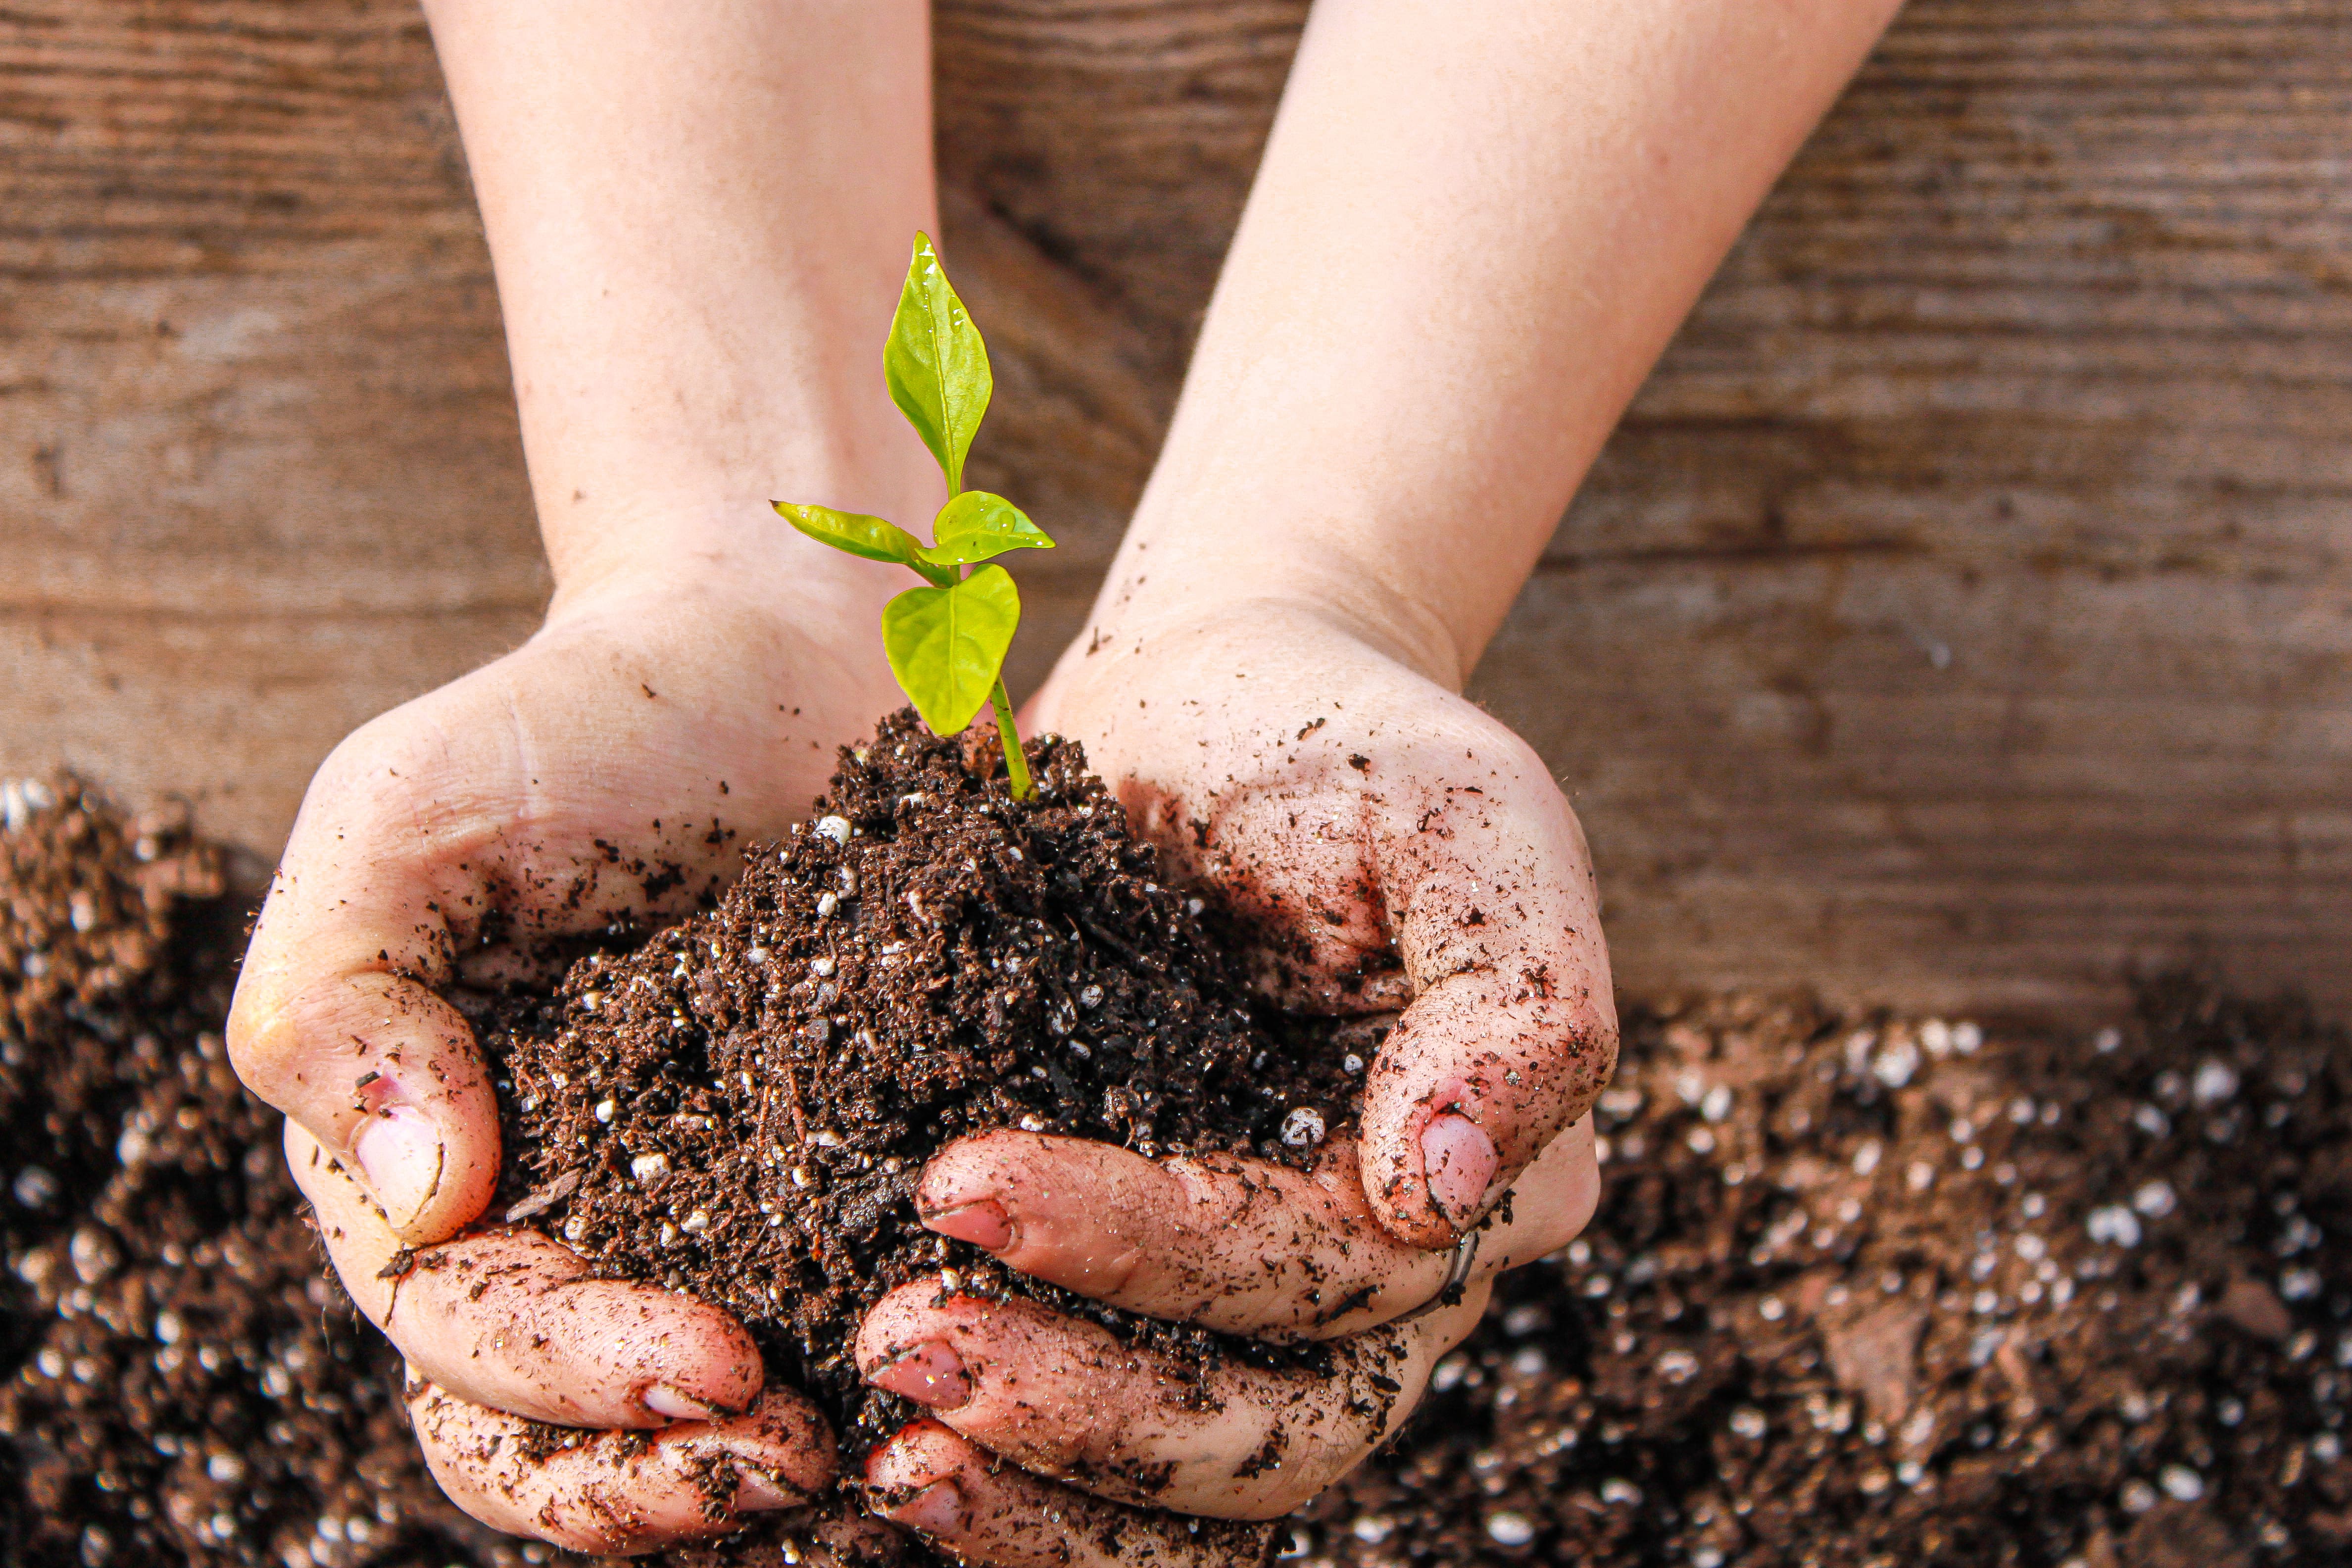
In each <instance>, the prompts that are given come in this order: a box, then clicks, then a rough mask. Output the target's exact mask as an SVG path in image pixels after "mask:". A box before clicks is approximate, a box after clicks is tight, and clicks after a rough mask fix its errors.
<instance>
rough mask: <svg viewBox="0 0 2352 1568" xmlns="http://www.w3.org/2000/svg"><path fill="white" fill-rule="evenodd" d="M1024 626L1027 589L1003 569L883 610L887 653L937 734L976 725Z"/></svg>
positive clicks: (923, 591)
mask: <svg viewBox="0 0 2352 1568" xmlns="http://www.w3.org/2000/svg"><path fill="white" fill-rule="evenodd" d="M1020 624H1021V591H1020V590H1019V589H1018V588H1015V587H1014V586H1013V576H1012V574H1010V573H1008V572H1006V571H1005V570H1004V568H1003V567H1002V566H983V567H982V568H981V569H980V570H979V571H977V572H975V573H973V574H971V576H969V577H966V578H964V579H963V580H962V581H961V582H960V583H951V584H949V585H948V586H946V587H944V588H909V589H908V590H907V591H906V592H905V593H903V594H901V595H898V597H897V598H895V599H893V600H891V601H890V602H889V603H888V604H887V605H884V606H883V607H882V649H883V651H884V652H885V653H887V655H889V658H890V673H891V674H893V675H895V676H897V677H898V684H899V685H900V686H902V687H904V688H905V689H906V691H907V696H908V700H911V701H912V702H913V703H914V704H915V711H917V712H918V713H920V714H921V715H922V716H923V722H924V723H926V724H928V725H929V726H930V727H931V732H932V733H933V734H935V735H952V734H955V733H956V732H957V731H961V729H963V727H964V726H965V725H967V724H969V723H971V716H972V715H973V714H975V713H977V712H979V711H980V710H981V709H982V707H984V706H985V705H986V704H987V702H988V693H989V690H990V689H991V688H992V687H994V686H995V684H996V678H997V675H998V674H999V673H1000V672H1001V671H1002V670H1003V668H1004V650H1005V649H1007V648H1009V647H1012V646H1013V627H1015V626H1019V625H1020Z"/></svg>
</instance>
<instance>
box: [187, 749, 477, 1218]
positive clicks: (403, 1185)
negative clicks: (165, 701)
mask: <svg viewBox="0 0 2352 1568" xmlns="http://www.w3.org/2000/svg"><path fill="white" fill-rule="evenodd" d="M322 791H323V792H324V794H325V798H323V799H322V798H321V792H322ZM337 794H338V792H336V791H335V790H334V789H333V788H332V786H331V784H330V782H329V780H328V779H327V777H326V775H325V774H323V773H322V775H321V779H320V784H317V785H314V786H313V790H312V798H311V799H310V801H309V802H306V803H305V805H304V808H303V814H302V820H301V821H300V822H298V823H297V824H296V826H295V831H294V837H293V839H292V841H291V842H290V843H289V845H288V847H287V856H286V860H285V863H284V865H283V866H282V867H281V868H280V869H279V871H278V877H277V879H275V881H274V882H273V884H272V886H271V889H270V894H269V900H268V903H267V904H266V905H264V907H263V909H262V913H261V920H260V921H259V923H258V924H257V926H256V928H255V930H254V936H253V942H252V946H251V948H250V950H249V951H248V952H247V957H246V963H245V968H244V973H242V975H241V976H240V977H239V979H238V982H237V988H236V1002H235V1003H234V1005H232V1006H231V1008H230V1011H229V1021H228V1047H229V1055H230V1059H231V1061H233V1062H234V1063H235V1064H236V1070H237V1073H238V1076H240V1077H241V1078H243V1079H245V1082H246V1085H247V1088H249V1089H252V1090H253V1092H254V1093H255V1094H257V1095H258V1096H259V1097H260V1098H261V1099H263V1100H267V1101H268V1103H269V1104H271V1105H273V1106H275V1107H276V1108H277V1109H278V1110H281V1111H283V1112H284V1113H285V1114H286V1115H287V1116H289V1117H290V1118H291V1119H293V1120H294V1121H296V1122H299V1124H300V1125H301V1126H302V1127H303V1128H304V1129H305V1130H306V1131H309V1132H310V1135H311V1136H312V1137H313V1138H315V1139H317V1140H318V1141H319V1142H320V1145H321V1146H322V1147H324V1148H325V1149H326V1150H327V1151H328V1152H329V1153H330V1154H331V1155H333V1156H336V1157H338V1158H340V1159H341V1160H343V1161H344V1162H345V1163H346V1164H347V1165H348V1167H349V1168H350V1169H351V1170H352V1173H353V1174H354V1175H355V1176H356V1177H357V1178H358V1179H359V1181H360V1183H361V1184H362V1185H363V1186H364V1187H365V1188H366V1189H367V1191H368V1193H369V1194H370V1195H371V1196H373V1198H374V1200H375V1201H376V1203H377V1204H378V1205H381V1206H382V1208H383V1214H384V1219H385V1222H386V1223H387V1224H388V1225H389V1226H391V1227H392V1229H393V1230H394V1232H395V1233H396V1234H397V1235H398V1236H399V1237H401V1239H402V1240H404V1241H406V1242H410V1243H423V1242H428V1241H437V1240H439V1239H441V1238H442V1237H446V1236H448V1235H450V1234H451V1233H453V1232H455V1231H456V1230H457V1229H458V1228H459V1227H461V1226H464V1225H466V1224H467V1222H469V1221H471V1220H472V1219H473V1218H474V1217H475V1216H476V1215H478V1214H480V1213H481V1211H482V1210H483V1209H484V1208H485V1207H486V1206H487V1205H488V1203H489V1201H490V1196H491V1194H492V1191H493V1189H494V1188H495V1187H496V1186H497V1184H498V1172H499V1122H498V1105H497V1099H496V1096H495V1095H494V1093H493V1092H492V1088H491V1083H490V1079H489V1074H488V1071H487V1070H486V1068H485V1067H484V1065H483V1062H482V1058H481V1053H480V1051H479V1049H478V1047H477V1046H476V1043H475V1040H474V1032H473V1030H472V1028H471V1027H469V1026H467V1022H466V1020H465V1018H464V1017H463V1016H460V1015H459V1014H458V1012H457V1009H456V1008H454V1007H452V1006H451V1005H449V1004H448V1002H446V1000H444V999H443V998H442V997H441V996H440V995H438V994H436V992H435V991H434V989H433V986H434V985H436V984H444V983H446V980H447V979H448V977H449V963H450V961H449V953H450V951H451V945H452V944H451V941H450V932H449V930H448V927H447V924H446V921H444V919H443V917H442V915H441V912H440V911H441V910H443V909H445V908H448V907H453V906H455V907H464V902H465V900H467V894H465V893H463V892H461V891H457V890H456V889H447V890H443V889H436V886H435V885H434V878H433V876H432V874H431V872H430V871H429V870H428V869H427V868H426V866H425V864H421V863H419V862H418V861H417V860H415V858H409V857H404V856H402V855H400V854H397V853H386V852H385V850H386V848H387V846H386V844H385V843H384V841H383V837H382V836H379V835H377V834H373V833H370V832H366V831H362V830H360V829H358V828H356V827H338V828H334V829H330V828H327V827H324V826H318V825H319V824H320V822H321V821H322V819H323V820H332V819H334V818H335V817H336V816H338V815H339V814H338V813H337V812H336V811H335V809H334V808H335V805H336V804H337V799H336V797H337ZM368 815H373V816H377V820H382V819H383V818H382V816H381V815H380V814H368ZM436 892H440V893H441V895H442V896H438V897H436ZM477 901H478V900H477Z"/></svg>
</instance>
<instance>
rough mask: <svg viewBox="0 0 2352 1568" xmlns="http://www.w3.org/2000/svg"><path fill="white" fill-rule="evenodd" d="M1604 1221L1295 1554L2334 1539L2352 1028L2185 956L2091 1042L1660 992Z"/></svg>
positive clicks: (2135, 1561) (2026, 1564) (1529, 1284)
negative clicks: (2216, 981)
mask: <svg viewBox="0 0 2352 1568" xmlns="http://www.w3.org/2000/svg"><path fill="white" fill-rule="evenodd" d="M1631 1022H1632V1027H1631V1028H1630V1029H1629V1038H1628V1041H1627V1048H1626V1050H1625V1053H1624V1060H1623V1063H1622V1065H1621V1067H1620V1068H1619V1070H1618V1076H1617V1080H1616V1084H1615V1086H1614V1087H1613V1088H1612V1089H1611V1090H1610V1091H1609V1093H1608V1095H1607V1097H1606V1098H1605V1099H1604V1100H1602V1101H1601V1120H1600V1127H1599V1130H1600V1131H1601V1133H1602V1135H1603V1137H1604V1138H1605V1140H1606V1142H1607V1145H1608V1148H1609V1152H1610V1160H1609V1163H1607V1164H1606V1165H1605V1166H1604V1167H1603V1174H1604V1176H1605V1177H1606V1178H1607V1179H1608V1186H1607V1189H1606V1194H1605V1196H1604V1199H1603V1203H1602V1205H1601V1212H1600V1214H1599V1215H1598V1216H1597V1217H1596V1218H1595V1219H1594V1221H1593V1223H1592V1225H1591V1228H1590V1229H1589V1230H1588V1231H1587V1233H1586V1239H1584V1240H1582V1241H1580V1242H1578V1243H1577V1244H1576V1245H1574V1246H1572V1247H1570V1248H1569V1250H1568V1252H1567V1253H1566V1255H1565V1256H1563V1257H1562V1258H1559V1260H1558V1263H1557V1266H1556V1267H1551V1268H1531V1269H1528V1270H1525V1271H1524V1272H1522V1273H1520V1274H1518V1275H1516V1276H1514V1277H1512V1278H1511V1279H1509V1280H1508V1281H1507V1283H1506V1285H1505V1287H1504V1288H1503V1289H1502V1290H1501V1291H1500V1293H1499V1295H1498V1298H1497V1300H1496V1306H1495V1309H1494V1310H1493V1311H1492V1312H1490V1313H1489V1314H1488V1316H1487V1319H1486V1322H1485V1324H1484V1325H1483V1327H1482V1328H1481V1330H1480V1331H1479V1333H1478V1335H1477V1336H1476V1338H1475V1339H1474V1340H1473V1341H1472V1342H1469V1343H1468V1344H1466V1345H1465V1346H1464V1347H1463V1348H1462V1349H1461V1350H1460V1351H1459V1352H1455V1353H1454V1355H1453V1356H1451V1357H1449V1358H1447V1360H1446V1361H1445V1362H1444V1363H1441V1365H1440V1367H1439V1369H1438V1374H1437V1379H1436V1381H1437V1383H1438V1384H1439V1385H1440V1386H1439V1388H1438V1390H1437V1392H1435V1393H1434V1394H1433V1395H1432V1397H1431V1398H1430V1400H1429V1402H1428V1404H1427V1405H1426V1406H1425V1407H1424V1409H1423V1412H1422V1413H1421V1415H1420V1416H1419V1417H1418V1418H1417V1420H1416V1423H1415V1425H1414V1427H1413V1429H1412V1434H1411V1435H1410V1436H1408V1437H1407V1438H1406V1439H1405V1440H1404V1442H1403V1443H1402V1446H1401V1447H1400V1448H1399V1450H1398V1451H1397V1452H1396V1453H1393V1454H1391V1455H1389V1456H1387V1457H1386V1458H1384V1459H1383V1460H1382V1461H1381V1463H1379V1464H1377V1465H1374V1466H1372V1467H1370V1468H1369V1469H1367V1470H1366V1471H1364V1472H1363V1473H1361V1474H1360V1476H1358V1477H1357V1478H1356V1479H1353V1480H1352V1481H1350V1482H1349V1484H1348V1485H1346V1486H1345V1487H1343V1488H1342V1489H1339V1491H1337V1492H1335V1493H1333V1494H1331V1495H1329V1496H1328V1497H1327V1498H1325V1499H1324V1500H1322V1501H1321V1502H1320V1503H1319V1505H1318V1507H1317V1508H1316V1509H1315V1510H1314V1512H1315V1518H1316V1522H1315V1523H1314V1524H1312V1525H1309V1526H1307V1527H1304V1528H1302V1529H1301V1530H1300V1531H1299V1535H1298V1540H1297V1547H1296V1553H1297V1556H1298V1557H1299V1558H1301V1559H1303V1560H1305V1561H1307V1562H1309V1563H1350V1564H1360V1565H1363V1568H1372V1565H1375V1564H1391V1563H1448V1564H1455V1563H1523V1562H1530V1561H1532V1562H1544V1563H1584V1564H1610V1565H1616V1564H1626V1565H1631V1564H1665V1563H1686V1564H1689V1565H1690V1568H1724V1565H1726V1564H1737V1565H1738V1568H1763V1565H1765V1564H1778V1563H1811V1564H1817V1565H1819V1568H1844V1565H1853V1568H1868V1565H1876V1564H1885V1565H1889V1568H1892V1565H1895V1564H1904V1565H1906V1568H1908V1565H1911V1564H1922V1563H1938V1564H1941V1563H1949V1564H1955V1565H1958V1564H1978V1563H1985V1564H1993V1563H2015V1564H2020V1565H2021V1568H2042V1565H2049V1568H2056V1565H2058V1564H2081V1565H2083V1568H2117V1565H2123V1568H2173V1565H2176V1564H2177V1565H2179V1568H2224V1565H2236V1564H2257V1563H2279V1564H2286V1563H2310V1564H2318V1563H2345V1562H2347V1561H2352V1465H2347V1463H2345V1462H2344V1461H2343V1458H2342V1454H2343V1446H2344V1443H2345V1441H2346V1436H2345V1433H2344V1426H2345V1414H2346V1407H2347V1402H2352V1370H2347V1369H2352V1055H2347V1039H2346V1037H2345V1035H2344V1033H2343V1032H2342V1031H2341V1030H2340V1029H2332V1028H2326V1027H2322V1026H2319V1025H2317V1024H2316V1023H2315V1022H2314V1021H2313V1020H2312V1019H2311V1018H2310V1017H2309V1016H2308V1015H2307V1014H2305V1012H2303V1011H2302V1010H2300V1009H2297V1008H2294V1007H2289V1006H2252V1005H2242V1004H2238V1003H2233V1002H2228V1001H2224V1000H2221V999H2219V998H2217V997H2216V996H2214V995H2213V994H2210V993H2209V992H2207V991H2206V990H2204V989H2202V988H2200V987H2198V986H2195V985H2191V984H2186V983H2183V982H2173V983H2168V984H2162V985H2159V986H2157V987H2154V988H2152V989H2150V990H2149V991H2147V993H2146V994H2145V995H2144V997H2143V1003H2142V1008H2141V1013H2140V1016H2139V1018H2138V1019H2137V1021H2136V1022H2135V1023H2134V1024H2133V1025H2132V1026H2130V1027H2128V1028H2125V1029H2121V1030H2112V1031H2106V1032H2104V1033H2102V1034H2101V1035H2099V1036H2097V1037H2095V1039H2093V1040H2084V1039H2080V1038H2065V1039H2050V1038H2039V1037H2030V1036H2029V1037H2013V1038H2002V1039H1996V1040H1980V1038H1979V1036H1978V1034H1977V1033H1976V1031H1975V1030H1974V1029H1973V1027H1971V1026H1961V1027H1960V1028H1958V1029H1957V1030H1955V1029H1952V1028H1949V1027H1947V1026H1943V1025H1940V1024H1929V1025H1914V1024H1912V1023H1909V1022H1906V1021H1902V1020H1895V1019H1888V1018H1884V1017H1880V1018H1873V1019H1867V1020H1849V1019H1840V1018H1837V1017H1835V1016H1830V1015H1827V1014H1824V1013H1822V1012H1821V1011H1819V1010H1817V1009H1816V1008H1814V1007H1812V1006H1811V1005H1805V1004H1801V1003H1798V1004H1769V1003H1765V1002H1760V1001H1759V1000H1757V999H1753V998H1748V999H1737V1000H1732V1001H1728V1002H1717V1003H1714V1004H1699V1005H1691V1006H1687V1007H1682V1008H1668V1009H1665V1010H1664V1011H1662V1012H1658V1013H1654V1014H1643V1015H1637V1016H1635V1017H1634V1018H1633V1020H1632V1021H1631Z"/></svg>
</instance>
